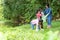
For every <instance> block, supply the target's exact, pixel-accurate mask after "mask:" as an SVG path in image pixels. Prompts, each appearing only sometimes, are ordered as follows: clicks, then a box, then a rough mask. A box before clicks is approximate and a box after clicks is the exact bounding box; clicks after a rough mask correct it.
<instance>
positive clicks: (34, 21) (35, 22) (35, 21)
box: [31, 19, 39, 24]
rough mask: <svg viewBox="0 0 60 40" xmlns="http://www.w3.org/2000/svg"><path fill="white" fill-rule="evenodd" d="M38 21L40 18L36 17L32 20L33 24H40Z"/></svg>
mask: <svg viewBox="0 0 60 40" xmlns="http://www.w3.org/2000/svg"><path fill="white" fill-rule="evenodd" d="M38 22H39V21H38V19H34V20H32V21H31V23H32V24H38Z"/></svg>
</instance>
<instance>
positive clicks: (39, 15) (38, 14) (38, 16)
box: [36, 11, 42, 20]
mask: <svg viewBox="0 0 60 40" xmlns="http://www.w3.org/2000/svg"><path fill="white" fill-rule="evenodd" d="M41 16H42V14H41V13H40V11H39V12H38V13H37V14H36V17H37V18H38V19H39V20H40V17H41Z"/></svg>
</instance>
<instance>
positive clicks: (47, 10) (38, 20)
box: [31, 4, 52, 31]
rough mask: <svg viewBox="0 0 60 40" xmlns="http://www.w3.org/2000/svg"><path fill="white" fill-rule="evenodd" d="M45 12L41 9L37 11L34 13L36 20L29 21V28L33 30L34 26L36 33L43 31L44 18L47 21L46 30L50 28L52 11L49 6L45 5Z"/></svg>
mask: <svg viewBox="0 0 60 40" xmlns="http://www.w3.org/2000/svg"><path fill="white" fill-rule="evenodd" d="M45 7H46V8H45V10H44V11H43V10H42V8H39V10H38V11H37V13H36V17H37V18H36V19H34V20H32V21H31V28H32V29H34V25H36V31H38V30H40V29H43V28H44V27H43V22H44V18H45V19H47V24H48V25H47V28H51V21H52V10H51V8H50V6H49V4H46V6H45Z"/></svg>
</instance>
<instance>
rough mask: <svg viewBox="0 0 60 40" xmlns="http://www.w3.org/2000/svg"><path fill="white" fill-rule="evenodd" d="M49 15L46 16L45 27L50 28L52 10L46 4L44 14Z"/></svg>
mask: <svg viewBox="0 0 60 40" xmlns="http://www.w3.org/2000/svg"><path fill="white" fill-rule="evenodd" d="M48 13H49V15H48V16H47V24H48V25H47V28H51V22H52V10H51V8H50V6H49V4H46V8H45V11H44V14H45V15H46V14H48Z"/></svg>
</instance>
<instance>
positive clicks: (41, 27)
mask: <svg viewBox="0 0 60 40" xmlns="http://www.w3.org/2000/svg"><path fill="white" fill-rule="evenodd" d="M41 28H42V29H43V20H42V21H41Z"/></svg>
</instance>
